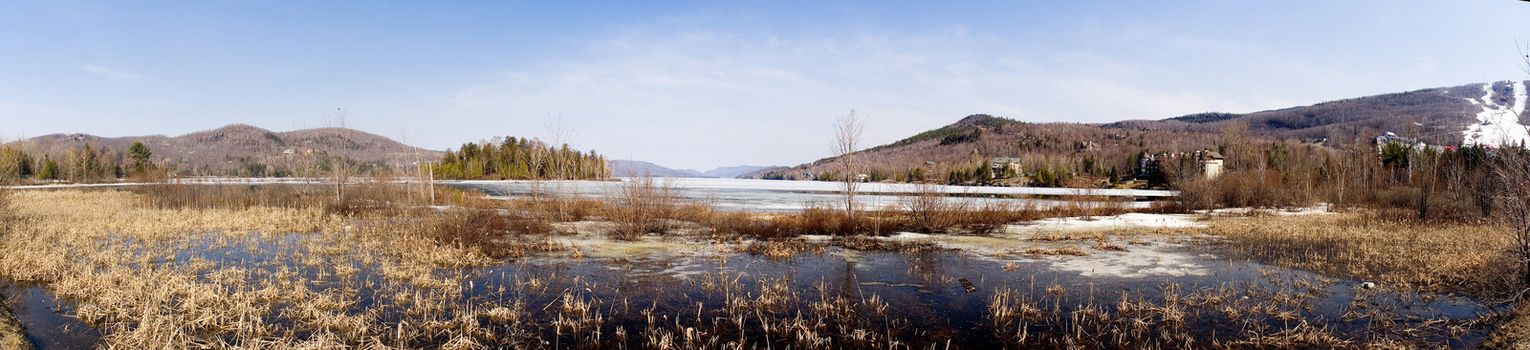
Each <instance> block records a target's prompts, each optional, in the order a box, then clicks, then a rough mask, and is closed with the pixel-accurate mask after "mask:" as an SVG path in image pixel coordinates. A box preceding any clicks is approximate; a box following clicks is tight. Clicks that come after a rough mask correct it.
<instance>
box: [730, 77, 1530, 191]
mask: <svg viewBox="0 0 1530 350" xmlns="http://www.w3.org/2000/svg"><path fill="white" fill-rule="evenodd" d="M1527 95H1530V89H1527V88H1526V82H1524V81H1501V82H1492V83H1480V84H1468V85H1461V86H1452V87H1442V88H1431V89H1421V90H1414V91H1408V92H1400V93H1392V94H1383V95H1375V96H1366V97H1358V98H1351V99H1344V100H1337V101H1329V102H1323V103H1318V104H1313V105H1308V106H1298V107H1290V108H1283V109H1276V110H1268V111H1260V112H1253V113H1221V112H1208V113H1197V114H1191V115H1184V116H1177V117H1172V118H1166V119H1161V120H1127V121H1121V122H1114V123H1107V124H1079V123H1027V122H1023V121H1018V120H1013V119H1008V118H1002V117H996V116H991V115H986V114H974V115H970V116H967V117H964V118H961V119H960V120H957V121H956V122H955V123H952V124H950V125H947V126H944V127H940V128H936V129H933V130H929V131H925V132H921V133H918V134H915V135H913V136H910V137H907V138H904V139H901V140H898V141H894V142H892V143H888V144H885V145H879V146H874V147H869V148H866V149H865V150H863V151H861V152H857V154H856V157H857V159H859V161H860V162H861V163H862V164H864V167H865V168H867V169H866V171H867V172H870V173H871V174H868V175H871V176H872V178H873V179H887V180H900V181H901V180H906V179H908V178H911V177H916V176H924V177H927V178H939V177H940V176H941V175H943V174H944V173H946V172H947V171H950V170H952V169H970V168H972V167H974V166H975V165H976V164H977V163H981V162H984V161H986V160H987V159H992V158H998V157H1005V158H1013V159H1016V160H1017V161H1018V162H1019V163H1021V167H1022V168H1024V169H1039V168H1041V167H1043V166H1051V165H1049V164H1068V165H1067V168H1068V169H1066V170H1067V171H1069V172H1070V173H1089V174H1096V175H1099V176H1103V174H1105V173H1110V172H1115V173H1117V174H1118V175H1119V174H1122V173H1126V172H1127V171H1129V170H1130V169H1131V168H1132V167H1133V166H1134V164H1133V162H1132V159H1133V157H1134V156H1135V155H1137V154H1140V153H1142V152H1188V151H1194V150H1199V149H1204V148H1210V147H1215V146H1216V143H1215V140H1216V138H1217V135H1218V133H1219V132H1220V131H1221V130H1223V129H1225V128H1227V127H1229V126H1232V125H1236V124H1244V125H1247V126H1248V130H1249V133H1250V136H1251V137H1255V138H1259V139H1263V140H1296V141H1303V142H1316V144H1318V145H1323V146H1337V145H1343V144H1349V143H1354V142H1365V140H1369V139H1370V138H1372V137H1374V136H1376V135H1379V134H1380V133H1383V132H1395V133H1397V134H1399V135H1402V136H1406V137H1412V138H1416V139H1419V140H1421V141H1424V142H1427V143H1430V144H1437V145H1452V146H1454V145H1463V144H1474V143H1481V144H1489V145H1498V144H1502V143H1518V142H1526V143H1530V131H1527V129H1526V127H1525V125H1530V113H1527V111H1526V104H1527V101H1526V100H1527ZM840 161H841V160H840V159H839V158H837V157H829V158H824V159H819V160H817V161H813V162H811V163H806V164H801V165H797V166H794V167H791V168H787V169H778V170H770V171H766V172H763V173H758V174H756V175H760V176H763V177H767V178H789V179H802V178H805V177H809V176H812V177H817V176H820V175H823V174H832V173H834V172H836V171H837V170H836V169H840V166H839V162H840ZM1027 171H1029V170H1027Z"/></svg>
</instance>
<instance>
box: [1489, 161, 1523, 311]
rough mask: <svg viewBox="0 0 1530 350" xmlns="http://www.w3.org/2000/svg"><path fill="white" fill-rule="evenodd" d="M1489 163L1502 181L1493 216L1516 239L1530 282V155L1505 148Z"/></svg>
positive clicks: (1497, 177) (1516, 245)
mask: <svg viewBox="0 0 1530 350" xmlns="http://www.w3.org/2000/svg"><path fill="white" fill-rule="evenodd" d="M1489 164H1491V166H1492V171H1493V175H1494V176H1493V177H1494V178H1495V179H1496V180H1498V181H1500V184H1502V186H1499V188H1498V191H1497V193H1498V194H1497V195H1496V196H1495V197H1496V198H1495V199H1496V200H1495V202H1497V204H1498V205H1497V208H1495V209H1496V210H1495V212H1494V214H1497V215H1494V216H1495V217H1496V218H1497V219H1498V220H1499V221H1500V222H1502V223H1503V224H1504V226H1505V228H1506V230H1507V231H1508V234H1509V236H1510V237H1511V238H1513V240H1514V245H1515V248H1516V249H1517V250H1518V253H1519V260H1520V265H1521V266H1520V268H1521V269H1522V271H1521V273H1522V274H1521V276H1522V281H1523V282H1524V283H1526V284H1530V154H1527V153H1526V152H1525V151H1524V150H1523V149H1518V148H1506V149H1502V150H1500V154H1499V156H1498V157H1497V159H1494V160H1493V161H1491V162H1489Z"/></svg>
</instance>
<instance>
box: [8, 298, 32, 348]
mask: <svg viewBox="0 0 1530 350" xmlns="http://www.w3.org/2000/svg"><path fill="white" fill-rule="evenodd" d="M0 299H3V298H0ZM0 349H16V350H31V349H33V347H32V342H31V341H28V340H27V333H26V331H25V330H23V329H22V328H21V321H19V320H17V319H16V316H14V315H12V314H11V309H10V307H8V306H6V305H4V304H0Z"/></svg>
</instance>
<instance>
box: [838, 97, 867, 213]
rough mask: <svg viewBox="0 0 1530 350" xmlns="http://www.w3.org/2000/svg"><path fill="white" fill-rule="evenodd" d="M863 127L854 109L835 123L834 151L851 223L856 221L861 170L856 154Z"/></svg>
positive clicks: (846, 210) (846, 211) (846, 209)
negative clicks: (857, 191)
mask: <svg viewBox="0 0 1530 350" xmlns="http://www.w3.org/2000/svg"><path fill="white" fill-rule="evenodd" d="M863 127H864V125H862V124H861V117H860V116H859V115H856V114H855V110H854V109H851V110H850V113H849V114H846V115H845V116H843V117H840V118H839V119H837V120H835V122H834V142H833V145H832V150H833V152H834V154H835V155H837V156H838V158H839V164H840V170H841V172H842V173H843V174H842V175H841V176H840V181H841V183H843V184H844V194H845V217H846V218H847V219H849V220H850V221H851V222H854V220H855V193H856V190H857V188H858V187H859V186H860V182H859V180H860V179H858V177H859V174H860V169H861V167H860V162H859V160H858V159H856V154H855V152H856V151H858V149H859V148H860V144H861V131H862V129H863Z"/></svg>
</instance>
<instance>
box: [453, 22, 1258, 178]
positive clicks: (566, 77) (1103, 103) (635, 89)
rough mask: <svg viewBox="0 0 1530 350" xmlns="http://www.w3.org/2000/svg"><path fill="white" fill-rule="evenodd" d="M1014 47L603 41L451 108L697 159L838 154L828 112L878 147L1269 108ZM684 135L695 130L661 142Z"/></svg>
mask: <svg viewBox="0 0 1530 350" xmlns="http://www.w3.org/2000/svg"><path fill="white" fill-rule="evenodd" d="M1003 40H1009V39H1007V38H996V37H984V36H982V35H979V34H976V33H972V32H971V31H970V30H967V29H965V28H957V29H955V30H948V31H930V32H926V33H923V34H919V35H895V34H882V33H857V34H844V35H832V36H827V37H795V38H792V37H779V36H760V37H755V36H750V35H744V34H735V33H728V32H720V31H690V32H681V33H649V34H646V35H645V34H636V35H625V36H621V37H616V38H610V39H609V40H606V41H603V42H601V43H599V44H595V45H592V46H591V47H589V48H587V50H588V51H587V52H586V54H588V57H582V58H571V59H566V60H560V61H559V62H558V63H549V64H546V65H543V66H538V67H529V69H517V70H510V71H506V72H500V73H498V75H497V77H495V78H492V79H489V80H488V81H484V82H482V83H480V84H476V85H473V86H469V87H466V88H464V89H462V90H460V91H458V93H457V94H456V96H455V98H454V99H453V101H452V102H453V104H454V105H455V108H460V109H461V110H462V111H465V112H467V113H470V114H480V115H494V116H498V117H497V118H496V119H497V120H501V121H503V122H504V123H505V126H506V127H513V126H515V125H535V124H534V123H535V121H536V120H539V119H538V118H545V116H546V115H547V114H548V113H554V114H561V115H564V116H565V117H567V118H568V119H569V120H573V121H577V122H579V123H582V125H574V126H575V127H578V128H580V129H581V134H584V135H586V136H590V137H589V138H587V139H586V141H592V142H595V144H586V145H582V146H587V147H595V148H597V149H601V150H606V151H613V150H614V151H616V152H615V154H612V156H614V157H617V158H626V157H633V158H641V159H644V160H652V161H656V162H660V163H661V164H664V165H670V166H684V167H697V168H705V167H708V166H713V165H719V164H713V163H712V162H717V161H719V160H722V161H724V162H727V161H731V162H744V163H778V164H788V163H795V162H800V161H803V160H807V159H813V157H817V156H821V155H826V154H827V148H826V147H823V146H822V145H823V144H824V142H825V141H823V139H826V138H827V137H828V136H827V133H828V131H827V130H828V125H829V121H830V120H832V119H833V118H834V117H836V116H838V115H841V114H844V113H846V111H848V110H849V109H851V108H856V109H858V110H859V111H860V112H861V113H864V114H866V115H868V123H869V125H868V128H867V136H868V140H869V141H872V142H871V143H873V144H874V143H882V142H890V141H893V140H896V139H898V138H901V137H905V136H907V135H912V134H913V133H917V132H919V131H923V130H925V129H930V128H934V127H939V126H941V125H944V124H948V123H950V122H953V121H955V120H957V119H959V118H961V117H963V116H966V115H968V114H973V113H989V114H995V115H1001V116H1006V117H1012V118H1017V119H1021V120H1028V121H1072V122H1105V121H1114V120H1120V119H1127V118H1163V117H1171V116H1175V115H1178V114H1183V113H1194V112H1201V111H1213V110H1215V111H1240V112H1241V111H1251V110H1256V109H1257V108H1262V107H1271V106H1264V105H1263V104H1262V103H1260V102H1262V101H1252V100H1249V99H1246V98H1240V97H1241V96H1236V95H1235V94H1232V93H1227V92H1225V91H1218V90H1216V89H1206V88H1201V89H1176V88H1173V87H1168V88H1166V87H1165V86H1162V85H1157V84H1152V83H1150V82H1151V81H1154V80H1155V79H1154V78H1155V77H1153V76H1146V75H1145V74H1148V73H1144V72H1153V71H1156V70H1161V69H1159V67H1154V66H1152V65H1151V64H1142V63H1133V62H1132V61H1129V60H1122V59H1116V58H1111V57H1108V56H1103V55H1093V54H1083V53H1058V52H1045V51H1042V50H1026V49H1024V48H1022V49H1020V50H1011V49H1003V48H1004V47H1006V45H1002V44H1003ZM1008 46H1009V47H1014V45H1008ZM528 123H530V124H528ZM820 129H821V130H822V132H815V130H820ZM677 134H683V135H686V137H653V136H654V135H677ZM701 145H705V147H698V146H701ZM739 155H748V157H749V158H747V159H736V158H737V157H738V156H739ZM730 159H731V160H730Z"/></svg>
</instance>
